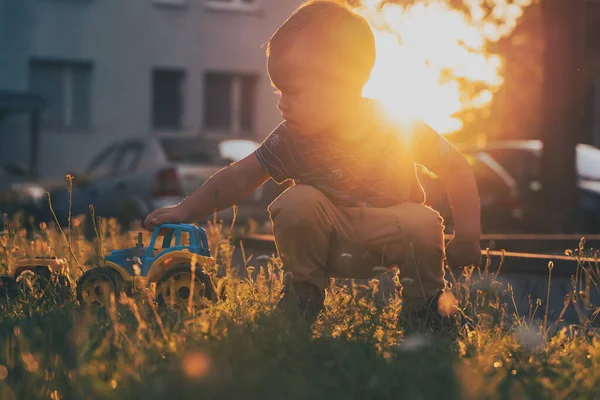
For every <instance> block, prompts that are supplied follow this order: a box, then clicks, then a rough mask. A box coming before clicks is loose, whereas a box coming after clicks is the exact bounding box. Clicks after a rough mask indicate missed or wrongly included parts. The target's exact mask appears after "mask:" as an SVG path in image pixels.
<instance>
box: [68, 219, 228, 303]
mask: <svg viewBox="0 0 600 400" xmlns="http://www.w3.org/2000/svg"><path fill="white" fill-rule="evenodd" d="M160 237H162V245H161V247H159V248H157V247H156V245H157V242H158V241H159V238H160ZM214 263H215V260H214V258H212V257H211V256H210V250H209V248H208V240H207V237H206V232H205V230H204V229H202V228H200V227H198V226H195V225H191V224H163V225H160V226H158V227H156V228H155V229H154V231H153V233H152V237H151V238H150V243H149V244H148V246H147V247H145V246H144V244H143V241H142V233H141V232H139V233H138V241H137V244H136V245H135V247H131V248H127V249H121V250H113V251H112V252H111V253H110V254H108V255H106V256H105V257H104V260H103V262H102V265H97V266H96V267H95V268H92V269H89V270H88V271H86V272H85V273H84V274H83V275H82V276H81V277H80V278H79V279H78V281H77V298H78V300H79V301H80V303H82V304H86V305H91V306H93V305H101V304H106V302H107V301H108V299H109V298H110V294H111V293H112V294H114V295H115V296H116V297H119V296H120V294H121V293H125V294H127V295H130V294H132V293H133V292H135V291H136V290H138V289H145V288H148V287H150V285H151V284H156V301H157V302H158V303H159V305H166V306H169V307H170V308H176V309H178V308H187V306H188V305H192V304H193V305H196V306H198V305H200V304H201V303H202V302H203V301H205V299H208V300H210V301H216V300H217V294H216V290H215V286H214V284H213V282H212V280H211V278H210V276H209V275H208V273H207V269H208V268H210V267H211V266H212V265H214Z"/></svg>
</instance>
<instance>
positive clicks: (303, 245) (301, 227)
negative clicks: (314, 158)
mask: <svg viewBox="0 0 600 400" xmlns="http://www.w3.org/2000/svg"><path fill="white" fill-rule="evenodd" d="M269 213H270V216H271V220H272V222H273V233H274V235H275V243H276V246H277V251H278V253H279V256H280V257H281V260H282V263H283V270H284V272H291V273H292V274H293V278H292V282H289V283H288V284H287V285H286V286H287V287H286V288H284V291H285V292H286V294H284V299H283V302H285V301H288V300H287V299H288V298H294V297H295V296H297V301H298V306H299V307H300V311H301V312H302V313H304V314H305V316H306V317H307V318H308V319H309V320H312V319H314V318H315V317H316V315H317V314H318V313H319V312H320V310H321V309H322V308H323V301H324V299H325V288H327V287H328V286H329V275H328V272H327V269H328V267H327V263H328V258H329V247H330V241H331V235H332V232H334V231H335V232H337V233H338V234H342V235H344V236H345V237H350V236H352V235H351V233H352V232H351V231H350V230H351V225H350V223H349V222H350V221H349V220H348V218H347V216H346V215H344V214H343V213H342V212H341V211H340V210H339V209H338V208H336V207H335V206H334V205H333V204H332V203H331V202H330V201H329V199H328V198H327V197H326V196H325V195H324V194H323V193H322V192H321V191H319V190H318V189H315V188H314V187H311V186H307V185H295V186H293V187H291V188H289V189H287V190H286V191H285V192H283V193H282V194H281V195H280V196H279V197H277V198H276V199H275V200H274V201H273V203H271V205H270V206H269ZM290 286H291V287H290ZM292 288H293V292H291V293H290V289H292ZM294 295H295V296H294ZM283 302H282V303H280V305H282V304H283Z"/></svg>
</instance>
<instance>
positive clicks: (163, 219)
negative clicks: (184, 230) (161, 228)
mask: <svg viewBox="0 0 600 400" xmlns="http://www.w3.org/2000/svg"><path fill="white" fill-rule="evenodd" d="M188 219H189V212H188V211H187V209H186V208H185V207H183V206H182V205H181V204H178V205H176V206H171V207H162V208H157V209H156V210H154V211H152V212H151V213H150V214H148V216H147V217H146V219H145V220H144V222H143V223H142V226H143V227H144V228H145V229H146V230H148V231H153V230H154V228H156V227H157V226H158V225H160V224H165V223H173V224H181V223H186V222H188Z"/></svg>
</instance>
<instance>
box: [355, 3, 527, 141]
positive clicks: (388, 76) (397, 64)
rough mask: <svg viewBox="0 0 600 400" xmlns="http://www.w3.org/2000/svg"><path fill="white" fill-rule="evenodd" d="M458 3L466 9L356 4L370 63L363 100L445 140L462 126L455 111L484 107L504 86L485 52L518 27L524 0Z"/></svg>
mask: <svg viewBox="0 0 600 400" xmlns="http://www.w3.org/2000/svg"><path fill="white" fill-rule="evenodd" d="M484 2H485V3H488V4H489V3H490V1H485V0H463V3H464V5H465V10H468V11H467V12H463V11H461V10H456V9H453V8H452V7H451V6H449V5H448V4H447V2H444V1H428V2H415V3H414V4H413V5H407V6H403V5H399V4H389V3H388V4H385V5H384V6H383V7H381V9H380V8H379V7H380V5H381V3H383V0H363V6H362V8H361V9H359V12H360V13H361V14H362V15H364V16H365V17H366V18H367V19H368V20H369V21H370V22H371V25H372V26H373V28H374V31H375V38H376V42H377V61H376V63H375V67H374V69H373V73H372V76H371V80H370V81H369V82H368V83H367V85H366V86H365V90H364V95H365V96H367V97H371V98H376V99H378V100H380V101H381V102H382V103H383V104H384V105H385V106H386V108H387V110H388V111H389V112H390V114H391V115H392V116H394V117H396V118H420V119H423V120H424V121H425V122H427V123H428V124H429V125H431V126H432V127H433V128H435V129H436V130H438V131H439V132H440V133H443V134H447V133H452V132H455V131H457V130H459V129H460V128H461V127H462V126H463V121H461V120H460V119H459V118H457V117H456V113H458V112H460V111H462V110H467V109H482V108H485V107H488V106H489V105H490V104H491V102H492V99H493V94H494V92H496V91H497V90H498V89H499V88H500V87H501V86H502V84H503V77H502V60H501V58H500V57H499V56H498V55H496V54H492V53H490V52H489V51H488V50H487V49H486V47H487V46H488V45H489V44H490V43H493V42H495V41H497V40H499V39H501V38H503V37H505V36H507V35H508V34H510V33H511V32H512V31H513V30H514V28H515V26H516V25H517V22H518V19H519V18H520V16H521V15H522V13H523V8H524V7H526V6H528V5H529V4H531V0H518V1H513V2H511V3H512V4H508V2H507V0H493V1H492V2H491V3H493V5H494V6H493V9H492V13H491V15H490V16H488V17H486V16H485V12H484V8H483V3H484Z"/></svg>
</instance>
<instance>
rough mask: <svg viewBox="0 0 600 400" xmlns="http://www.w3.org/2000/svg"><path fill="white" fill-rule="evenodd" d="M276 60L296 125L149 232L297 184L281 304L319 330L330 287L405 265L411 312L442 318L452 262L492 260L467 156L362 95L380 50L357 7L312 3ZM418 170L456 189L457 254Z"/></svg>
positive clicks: (282, 229) (273, 50)
mask: <svg viewBox="0 0 600 400" xmlns="http://www.w3.org/2000/svg"><path fill="white" fill-rule="evenodd" d="M267 58H268V62H267V68H268V73H269V76H270V78H271V82H272V84H273V86H274V87H275V88H276V89H277V91H278V92H279V94H280V100H279V103H278V108H279V110H280V111H281V114H282V117H283V119H284V121H283V122H282V123H281V124H280V125H279V126H277V127H276V128H275V129H274V131H273V132H272V133H271V134H270V135H269V136H268V137H267V138H266V139H265V141H264V142H263V143H262V144H261V146H260V147H259V148H258V149H257V150H256V152H255V153H253V154H251V155H249V156H248V157H246V158H244V159H243V160H241V161H239V162H237V163H234V164H232V165H230V166H228V167H226V168H224V169H222V170H220V171H219V172H217V173H216V174H215V175H214V176H213V177H211V178H210V179H209V180H208V181H206V182H205V183H204V184H203V185H202V186H201V187H200V188H199V189H198V190H197V191H196V192H194V193H193V194H192V195H191V196H189V197H188V198H186V199H185V200H183V201H182V202H181V203H180V204H179V205H177V206H174V207H170V208H161V209H157V210H155V211H154V212H152V213H151V214H150V215H148V217H147V218H146V219H145V221H144V226H145V227H146V229H148V230H152V229H153V228H154V227H155V226H156V225H157V224H161V223H165V222H190V221H200V220H203V219H204V218H207V217H209V216H210V215H211V214H212V213H213V211H214V210H222V209H224V208H227V207H230V206H231V205H233V204H235V203H237V202H238V201H240V200H241V199H243V198H244V197H245V196H247V195H249V194H250V193H251V192H252V191H253V190H254V189H255V188H257V187H258V186H260V185H261V184H263V183H264V182H265V181H266V180H268V179H269V178H272V179H274V180H275V181H276V182H278V183H282V182H284V181H286V180H288V179H292V180H293V181H294V183H295V184H294V185H293V186H292V187H290V188H289V189H287V190H286V191H285V192H283V193H282V194H281V195H280V196H279V197H278V198H277V199H276V200H275V201H274V202H273V203H272V204H271V205H270V206H269V212H270V216H271V220H272V222H273V231H274V235H275V241H276V245H277V250H278V253H279V256H280V257H281V260H282V262H283V269H284V271H290V272H292V275H291V276H292V277H293V278H292V280H291V282H288V285H289V286H287V287H286V288H285V289H284V295H283V298H282V301H281V302H280V303H279V305H283V304H284V303H286V302H288V301H289V300H290V299H291V300H292V302H295V303H296V304H297V305H298V307H299V310H300V311H301V312H302V313H303V314H304V315H305V316H306V318H307V319H308V320H310V321H313V320H314V318H315V317H316V316H317V314H318V313H319V312H320V311H321V310H322V308H323V301H324V298H325V289H326V288H327V287H328V285H329V279H330V277H342V278H368V277H371V276H373V275H374V273H373V267H375V266H381V265H383V266H392V265H397V266H398V267H399V271H400V280H401V282H402V285H403V300H404V306H403V308H404V309H405V310H407V311H409V312H412V313H414V314H415V315H417V316H421V315H423V314H424V313H425V312H427V311H429V312H430V313H433V314H434V315H439V313H438V312H437V305H438V304H437V302H438V300H439V298H440V295H441V294H442V293H443V292H444V289H445V286H446V281H445V279H444V268H443V262H444V259H445V258H447V261H448V263H449V265H450V266H459V265H471V264H476V265H478V264H479V262H480V259H481V251H480V247H479V236H480V219H479V215H480V210H479V196H478V191H477V186H476V183H475V178H474V175H473V173H472V171H471V169H470V166H469V164H468V163H467V161H466V160H465V158H464V157H463V156H462V154H461V153H460V152H458V151H457V150H456V149H455V148H454V147H452V146H451V145H450V144H449V143H448V142H447V141H446V140H445V139H444V138H442V137H441V136H440V135H439V134H438V133H437V132H435V131H434V130H433V129H431V128H430V127H429V126H427V125H426V124H424V123H422V122H418V123H414V124H399V123H394V122H392V121H391V120H390V119H389V118H387V117H386V115H385V113H383V112H381V111H380V109H379V108H378V106H377V103H375V102H374V101H372V100H370V99H366V98H364V97H363V96H362V90H363V86H364V85H365V83H366V82H367V80H368V79H369V76H370V73H371V69H372V67H373V65H374V62H375V41H374V37H373V33H372V31H371V29H370V27H369V25H368V23H367V22H366V20H365V19H364V18H363V17H362V16H360V15H358V14H357V13H355V12H353V11H352V10H351V9H350V8H349V7H347V6H345V5H343V4H341V3H338V2H334V1H310V2H308V3H305V4H304V5H302V6H301V7H300V8H298V9H297V10H296V11H295V12H294V13H293V14H292V15H291V16H290V17H289V18H288V20H287V21H286V22H285V23H284V24H283V25H282V26H281V27H280V28H279V29H278V30H277V31H276V32H275V34H274V35H273V36H272V37H271V39H270V41H269V44H268V49H267ZM401 73H403V72H402V71H398V74H401ZM418 95H419V94H418V93H415V96H418ZM416 163H418V164H422V165H424V166H425V167H427V168H428V169H429V170H431V171H432V172H434V173H436V174H437V175H438V176H439V177H440V179H441V180H442V182H443V183H444V184H445V186H446V189H447V193H448V197H449V200H450V202H451V205H452V208H453V215H454V219H455V236H454V238H453V239H452V240H451V242H450V243H449V244H448V246H447V248H446V251H444V239H443V225H442V222H443V221H442V218H441V217H440V215H439V214H438V213H437V212H436V211H434V210H432V209H431V208H429V207H427V206H425V205H424V204H423V203H424V193H423V190H422V188H421V186H420V184H419V182H418V180H417V177H416V172H415V164H416ZM290 289H293V290H290Z"/></svg>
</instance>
